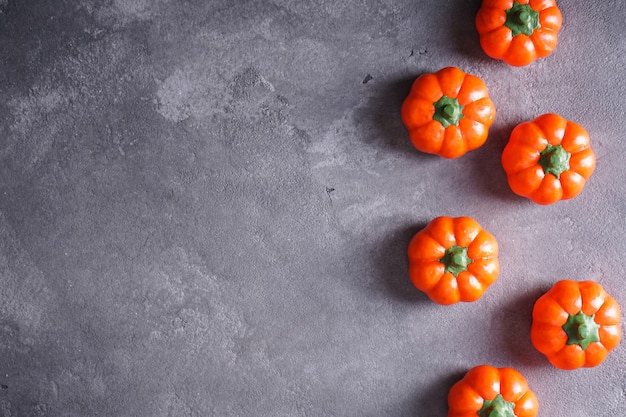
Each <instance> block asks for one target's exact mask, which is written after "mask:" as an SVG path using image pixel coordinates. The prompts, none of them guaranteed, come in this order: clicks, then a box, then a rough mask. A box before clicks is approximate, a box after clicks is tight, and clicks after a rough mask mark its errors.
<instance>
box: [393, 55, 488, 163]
mask: <svg viewBox="0 0 626 417" xmlns="http://www.w3.org/2000/svg"><path fill="white" fill-rule="evenodd" d="M495 116H496V109H495V106H494V104H493V102H492V101H491V99H490V98H489V94H488V91H487V86H486V85H485V83H484V82H483V81H482V80H481V79H480V78H478V77H476V76H474V75H471V74H466V73H465V72H463V71H462V70H460V69H458V68H456V67H447V68H443V69H441V70H439V71H437V72H435V73H429V74H424V75H422V76H420V77H418V78H417V79H416V80H415V81H414V83H413V86H412V87H411V91H410V92H409V95H408V96H407V97H406V99H405V100H404V102H403V103H402V108H401V118H402V121H403V123H404V125H405V126H406V128H407V130H408V133H409V139H410V140H411V143H413V146H415V147H416V148H417V149H418V150H420V151H422V152H425V153H430V154H435V155H439V156H442V157H445V158H458V157H459V156H462V155H464V154H466V153H467V152H469V151H471V150H474V149H476V148H479V147H480V146H482V145H483V144H484V143H485V141H486V140H487V134H488V131H489V128H490V127H491V125H492V124H493V121H494V119H495Z"/></svg>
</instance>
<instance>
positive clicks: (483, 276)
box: [408, 216, 500, 305]
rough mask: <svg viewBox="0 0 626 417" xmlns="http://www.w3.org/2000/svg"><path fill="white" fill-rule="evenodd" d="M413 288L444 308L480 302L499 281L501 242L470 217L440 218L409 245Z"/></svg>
mask: <svg viewBox="0 0 626 417" xmlns="http://www.w3.org/2000/svg"><path fill="white" fill-rule="evenodd" d="M408 257H409V277H410V278H411V282H412V283H413V285H414V286H415V287H416V288H417V289H419V290H420V291H423V292H424V293H426V295H428V297H429V298H430V299H431V300H433V301H434V302H436V303H438V304H442V305H449V304H454V303H457V302H459V301H465V302H471V301H476V300H477V299H479V298H480V297H481V296H482V295H483V293H484V292H485V290H486V289H487V288H488V287H489V286H490V285H491V284H493V282H494V281H495V280H496V279H497V278H498V273H499V272H500V264H499V261H498V242H497V241H496V238H495V237H494V236H493V235H492V234H491V233H489V232H487V231H486V230H484V229H483V228H482V227H481V225H480V224H479V223H478V222H477V221H476V220H474V219H472V218H470V217H456V218H452V217H447V216H442V217H437V218H436V219H434V220H432V221H431V222H430V223H429V224H428V225H427V226H426V227H425V228H424V229H422V230H421V231H419V232H418V233H417V234H416V235H415V236H413V238H412V239H411V242H410V243H409V248H408Z"/></svg>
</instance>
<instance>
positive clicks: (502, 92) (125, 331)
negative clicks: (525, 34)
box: [0, 0, 626, 417]
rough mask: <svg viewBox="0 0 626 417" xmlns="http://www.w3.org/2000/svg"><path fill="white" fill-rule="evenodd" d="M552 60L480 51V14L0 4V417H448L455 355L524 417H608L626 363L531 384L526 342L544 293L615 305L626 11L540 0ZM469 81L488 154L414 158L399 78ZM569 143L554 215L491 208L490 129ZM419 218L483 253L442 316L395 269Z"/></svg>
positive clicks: (463, 0)
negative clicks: (548, 120)
mask: <svg viewBox="0 0 626 417" xmlns="http://www.w3.org/2000/svg"><path fill="white" fill-rule="evenodd" d="M560 4H561V8H562V11H563V16H564V26H563V29H562V31H561V33H560V43H559V46H558V48H557V50H556V51H555V52H554V53H553V54H552V55H551V56H550V57H548V58H546V59H543V60H541V61H538V62H536V63H535V64H533V65H531V66H529V67H524V68H512V67H509V66H507V65H506V64H503V63H501V62H497V61H494V60H491V59H489V58H487V57H486V56H485V55H484V53H483V52H482V50H481V49H480V46H479V43H478V36H477V34H476V31H475V28H474V16H475V14H476V11H477V10H478V7H479V1H478V0H439V1H435V0H422V1H409V0H345V1H334V0H313V1H297V0H267V1H261V0H257V1H254V0H244V1H234V0H215V1H200V0H106V1H97V0H75V1H70V0H54V1H51V0H50V1H43V0H2V1H0V111H1V114H2V117H1V118H0V280H1V282H0V358H1V359H0V416H1V417H8V416H12V417H16V416H20V417H22V416H28V417H30V416H67V417H70V416H71V417H78V416H81V417H82V416H129V417H143V416H146V417H148V416H150V417H161V416H163V417H165V416H176V417H178V416H180V417H187V416H193V417H196V416H242V417H259V416H270V417H274V416H276V417H278V416H285V417H286V416H309V417H322V416H337V417H344V416H346V417H351V416H354V417H364V416H367V417H379V416H391V417H401V416H417V417H421V416H424V417H435V416H445V415H446V413H447V403H446V395H447V392H448V390H449V388H450V387H451V385H452V384H453V383H454V382H455V381H456V380H458V379H459V378H460V377H461V376H462V375H463V374H464V372H466V371H467V370H468V369H469V368H471V367H472V366H475V365H478V364H480V363H490V364H492V365H496V366H513V367H515V368H517V369H519V370H520V371H522V372H523V373H524V374H525V375H526V377H527V379H528V381H529V383H530V385H531V388H532V389H533V390H534V391H535V392H536V394H537V396H538V398H539V400H540V402H541V407H542V411H541V415H543V416H552V417H590V416H593V417H608V416H612V417H613V416H618V415H626V344H623V345H621V346H619V347H618V348H617V349H616V350H615V351H614V352H613V353H612V354H611V355H610V357H609V358H608V359H607V361H606V362H605V363H604V364H602V365H601V366H600V367H598V368H595V369H585V370H578V371H573V372H565V371H560V370H556V369H554V368H552V367H551V366H550V365H549V364H548V362H547V361H546V360H545V359H544V358H543V357H542V356H541V355H540V354H539V353H538V352H536V351H535V350H534V348H533V347H532V345H531V343H530V340H529V334H528V332H529V326H530V313H531V309H532V304H533V302H534V301H535V299H536V298H537V297H538V296H539V295H540V294H541V293H542V291H544V290H546V289H547V288H549V287H550V286H551V285H552V283H553V282H555V281H556V280H558V279H562V278H566V277H571V278H574V279H595V280H597V281H599V282H600V283H601V284H603V285H604V286H605V288H606V289H607V291H609V293H611V294H612V295H613V296H614V297H615V298H617V299H618V301H620V302H622V304H624V305H625V306H626V285H625V284H624V282H625V278H624V259H625V257H624V253H625V252H626V239H625V238H624V236H625V232H626V227H625V219H624V213H625V211H626V196H625V195H624V183H625V180H626V168H625V165H624V160H625V146H626V137H625V134H624V131H625V127H626V126H625V124H624V116H625V113H626V106H625V99H624V97H625V96H626V81H625V77H624V69H625V64H626V59H625V56H626V30H625V25H624V10H625V9H626V5H625V0H606V1H602V2H592V4H590V3H589V2H584V1H575V0H571V1H565V0H564V1H561V2H560ZM448 65H455V66H458V67H460V68H461V69H463V70H465V71H467V72H469V73H472V74H475V75H478V76H480V77H481V78H483V79H484V80H485V82H486V83H487V85H488V87H489V90H490V94H491V97H492V99H493V101H494V102H495V104H496V106H497V110H498V114H497V117H496V121H495V123H494V125H493V127H492V129H491V131H490V137H489V140H488V142H487V143H486V144H485V145H484V146H483V147H482V148H481V149H479V150H476V151H474V152H471V153H469V154H468V155H466V156H464V157H462V158H460V159H457V160H444V159H441V158H438V157H434V156H429V155H424V154H420V153H419V152H417V151H416V150H415V149H414V148H413V147H412V146H411V145H410V143H409V142H408V139H407V135H406V132H405V130H404V127H403V125H402V123H401V121H400V118H399V108H400V104H401V102H402V100H403V98H404V97H405V96H406V94H407V93H408V90H409V87H410V85H411V82H412V81H413V80H414V79H415V77H417V76H418V75H420V74H422V73H425V72H431V71H436V70H438V69H440V68H442V67H444V66H448ZM547 112H556V113H560V114H561V115H563V116H564V117H566V118H568V119H571V120H574V121H576V122H578V123H580V124H582V125H583V126H584V127H585V128H586V129H587V130H588V131H589V133H590V135H591V137H592V144H593V147H594V149H595V151H596V154H597V156H598V168H597V170H596V173H595V174H594V176H593V177H592V178H591V180H590V181H589V183H588V184H587V186H586V188H585V190H584V191H583V193H582V194H581V195H580V196H579V197H578V198H576V199H574V200H571V201H568V202H561V203H557V204H555V205H553V206H547V207H543V206H537V205H535V204H533V203H531V202H529V201H527V200H525V199H522V198H519V197H517V196H515V195H514V194H513V193H512V192H511V191H510V190H509V188H508V185H507V183H506V178H505V175H504V173H503V171H502V169H501V166H500V162H499V157H500V152H501V151H502V149H503V147H504V144H505V143H506V139H507V137H508V134H509V132H510V130H511V129H512V127H513V126H514V125H515V124H517V123H519V122H521V121H523V120H527V119H531V118H534V117H536V116H538V115H539V114H542V113H547ZM439 215H451V216H458V215H469V216H473V217H475V218H476V219H477V220H478V221H479V222H480V223H481V224H482V225H483V226H484V227H485V228H486V229H488V230H490V231H491V232H492V233H493V234H494V235H495V236H496V237H497V238H498V240H499V242H500V248H501V257H500V260H501V267H502V268H501V269H502V271H501V275H500V278H499V280H498V281H497V282H496V283H495V284H494V285H493V287H492V288H491V289H489V291H488V292H487V293H486V295H485V296H484V298H482V299H481V300H480V301H478V302H476V303H471V304H462V305H456V306H450V307H442V306H438V305H435V304H433V303H432V302H430V301H429V300H428V299H427V298H426V297H425V296H424V295H423V294H421V293H419V292H418V291H417V290H415V289H413V287H412V286H411V284H410V282H409V280H408V276H407V273H406V269H407V259H406V252H405V251H406V246H407V244H408V242H409V239H410V238H411V236H412V235H413V234H414V233H415V232H417V231H418V230H420V228H421V227H423V226H424V225H425V224H426V223H427V222H428V221H429V220H431V219H432V218H433V217H436V216H439Z"/></svg>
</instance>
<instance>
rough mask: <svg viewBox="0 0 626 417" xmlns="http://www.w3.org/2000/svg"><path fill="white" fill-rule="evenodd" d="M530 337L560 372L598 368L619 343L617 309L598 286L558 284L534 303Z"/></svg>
mask: <svg viewBox="0 0 626 417" xmlns="http://www.w3.org/2000/svg"><path fill="white" fill-rule="evenodd" d="M530 337H531V341H532V343H533V345H534V346H535V348H536V349H537V350H538V351H539V352H541V353H543V354H544V355H545V356H546V357H547V358H548V360H549V361H550V363H551V364H552V365H554V366H555V367H557V368H559V369H566V370H569V369H577V368H582V367H586V368H589V367H594V366H597V365H599V364H600V363H602V362H603V361H604V359H605V358H606V357H607V355H608V354H609V352H610V351H611V350H613V349H614V348H615V347H616V346H617V345H618V344H619V342H620V339H621V327H620V306H619V304H618V303H617V301H615V299H613V298H612V297H611V296H609V295H608V294H607V293H606V291H605V290H604V288H602V286H601V285H600V284H598V283H597V282H594V281H581V282H578V281H572V280H562V281H559V282H557V283H556V284H555V285H554V286H553V287H552V288H551V289H550V290H549V291H548V292H546V293H545V294H544V295H542V296H541V297H540V298H539V299H538V300H537V301H536V302H535V306H534V308H533V322H532V325H531V331H530Z"/></svg>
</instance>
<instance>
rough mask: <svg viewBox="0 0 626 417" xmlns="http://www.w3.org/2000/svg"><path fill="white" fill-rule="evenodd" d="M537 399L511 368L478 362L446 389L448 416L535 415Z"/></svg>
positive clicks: (537, 405)
mask: <svg viewBox="0 0 626 417" xmlns="http://www.w3.org/2000/svg"><path fill="white" fill-rule="evenodd" d="M538 411H539V401H538V400H537V397H536V396H535V394H534V393H533V392H532V391H531V390H530V388H529V387H528V383H527V381H526V378H524V376H523V375H522V374H521V373H520V372H519V371H517V370H515V369H513V368H494V367H493V366H490V365H479V366H476V367H474V368H472V369H470V370H469V372H468V373H467V374H465V376H464V377H463V378H462V379H461V380H460V381H458V382H457V383H456V384H454V385H453V386H452V388H451V389H450V391H449V393H448V417H492V416H498V417H535V416H536V415H537V412H538Z"/></svg>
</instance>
